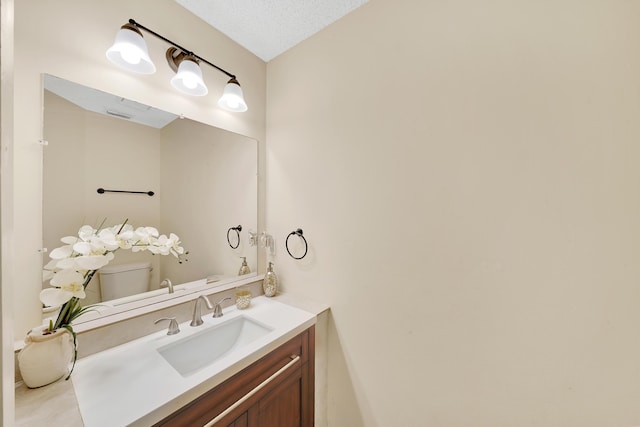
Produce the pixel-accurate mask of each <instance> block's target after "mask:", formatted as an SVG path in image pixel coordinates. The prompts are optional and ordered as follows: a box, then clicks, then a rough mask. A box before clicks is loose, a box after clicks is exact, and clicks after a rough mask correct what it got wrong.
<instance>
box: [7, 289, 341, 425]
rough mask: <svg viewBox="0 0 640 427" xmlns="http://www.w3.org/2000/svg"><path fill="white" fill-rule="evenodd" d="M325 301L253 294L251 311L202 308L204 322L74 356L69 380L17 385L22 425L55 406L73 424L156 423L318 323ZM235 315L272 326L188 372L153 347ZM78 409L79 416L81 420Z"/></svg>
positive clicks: (42, 421)
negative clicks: (217, 312) (214, 314)
mask: <svg viewBox="0 0 640 427" xmlns="http://www.w3.org/2000/svg"><path fill="white" fill-rule="evenodd" d="M281 301H282V302H281ZM294 306H297V307H300V308H295V307H294ZM327 308H328V307H326V306H324V305H320V304H315V303H311V305H309V303H301V302H300V300H298V299H297V298H295V297H293V298H292V297H290V296H284V295H279V296H278V297H275V298H266V297H264V296H261V297H256V298H254V299H253V300H252V302H251V306H250V307H249V308H248V309H247V310H238V309H236V307H235V306H231V307H228V308H226V309H224V310H223V311H224V316H223V317H222V318H219V319H213V318H211V315H210V314H209V315H204V316H203V320H204V321H205V323H204V325H202V326H199V327H196V328H192V327H191V326H189V324H188V323H189V322H186V323H183V324H181V325H180V329H181V332H180V333H179V334H177V335H172V336H168V335H166V333H165V332H164V331H161V332H158V333H154V334H151V335H148V336H145V337H143V338H140V339H138V340H135V341H131V342H129V343H126V344H123V345H121V346H117V347H113V348H111V349H108V350H106V351H102V352H100V353H97V354H94V355H91V356H88V357H85V358H83V359H80V360H79V361H78V362H77V364H76V368H75V371H74V373H73V375H72V377H71V381H59V382H58V383H55V384H52V385H49V386H46V387H43V388H41V389H35V390H29V389H26V387H24V385H22V386H20V387H18V388H17V389H16V413H17V420H16V422H17V425H29V426H36V425H38V426H39V425H51V424H49V423H48V422H47V420H48V421H51V416H52V414H51V411H54V412H55V413H57V414H60V415H62V414H64V415H65V417H64V418H65V419H66V422H72V424H68V425H78V426H82V425H84V426H86V427H93V426H109V427H115V426H120V425H133V426H136V425H138V426H148V425H151V424H153V423H155V422H157V421H159V420H161V419H163V418H164V417H166V416H167V415H169V414H171V413H173V412H174V411H176V410H177V409H179V408H181V407H183V406H184V405H186V404H187V403H189V402H191V401H192V400H193V399H195V398H197V397H198V396H200V395H201V394H202V393H204V392H206V391H207V390H209V389H211V388H213V387H215V386H216V385H218V384H220V383H221V382H223V381H224V380H226V379H228V378H230V377H231V376H233V375H235V374H236V373H238V372H239V371H241V370H242V369H244V368H245V367H247V366H249V365H250V364H251V363H253V362H255V361H257V360H258V359H260V358H261V357H262V356H264V355H266V354H267V353H269V352H270V351H272V350H274V349H275V348H277V347H278V346H280V345H281V344H283V343H285V342H286V341H288V340H289V339H291V338H293V337H294V336H296V335H297V334H299V333H300V332H302V331H304V330H305V329H307V328H308V327H310V326H311V325H313V324H314V323H315V322H316V315H317V314H319V313H321V312H322V311H324V310H326V309H327ZM237 316H246V317H248V318H250V319H253V320H256V321H258V322H262V323H265V324H268V325H270V326H272V327H273V328H274V329H273V330H272V331H271V332H269V333H268V334H267V335H265V336H264V337H261V338H259V339H258V340H256V341H254V342H253V343H251V345H249V346H247V347H245V348H243V349H242V350H241V351H239V352H238V351H236V352H234V353H233V355H232V357H222V358H221V359H219V360H217V361H216V362H214V363H212V364H211V365H209V366H207V367H205V368H203V369H201V370H200V371H198V372H197V373H194V374H193V375H188V376H186V377H183V376H181V375H180V374H179V373H178V372H177V371H175V370H174V369H173V367H171V366H170V365H169V364H168V362H167V361H166V360H165V359H164V358H162V357H161V356H160V354H159V353H158V352H157V351H156V349H157V348H158V347H161V346H163V345H165V344H167V343H170V342H173V341H175V340H180V339H182V338H185V337H187V336H189V335H192V334H194V333H197V332H199V331H201V330H203V328H207V327H210V326H215V325H217V324H220V323H222V322H225V321H229V320H230V319H232V318H234V317H237ZM71 382H73V386H71V384H70V383H71ZM52 393H53V395H55V396H58V397H59V398H62V399H64V400H65V405H62V406H64V407H65V408H66V409H65V408H63V407H60V406H58V404H55V402H54V401H53V399H52V397H51V396H52ZM63 396H64V397H63ZM75 398H77V401H76V399H75ZM58 403H60V402H58ZM54 408H55V409H54ZM78 408H79V412H80V413H81V414H82V419H81V420H78V419H77V418H79V417H77V414H78ZM47 412H48V413H47ZM74 414H75V418H74V416H72V415H74ZM53 415H54V416H55V414H53Z"/></svg>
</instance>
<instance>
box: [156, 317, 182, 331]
mask: <svg viewBox="0 0 640 427" xmlns="http://www.w3.org/2000/svg"><path fill="white" fill-rule="evenodd" d="M163 320H168V321H169V328H168V329H167V335H175V334H177V333H180V328H179V327H178V322H177V321H176V318H175V317H163V318H162V319H158V320H156V321H155V322H153V323H156V324H157V323H158V322H161V321H163Z"/></svg>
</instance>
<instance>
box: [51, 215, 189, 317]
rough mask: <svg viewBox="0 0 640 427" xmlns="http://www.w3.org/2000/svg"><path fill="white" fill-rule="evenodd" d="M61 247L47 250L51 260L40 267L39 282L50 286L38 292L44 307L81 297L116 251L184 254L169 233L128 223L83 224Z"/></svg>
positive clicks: (175, 239)
mask: <svg viewBox="0 0 640 427" xmlns="http://www.w3.org/2000/svg"><path fill="white" fill-rule="evenodd" d="M60 240H61V241H62V243H65V245H64V246H61V247H59V248H56V249H54V250H52V251H51V253H50V255H49V257H50V258H51V261H50V262H49V263H48V264H47V265H45V266H44V271H43V279H44V280H49V284H50V285H51V286H52V287H51V288H48V289H43V290H42V292H40V301H42V303H43V304H45V305H47V306H52V307H55V306H59V305H62V304H64V303H66V302H67V301H69V300H70V299H71V298H74V297H75V298H79V299H82V298H85V296H86V294H85V291H84V289H85V287H86V286H87V285H88V284H89V281H91V278H92V277H93V274H94V273H95V272H96V271H97V270H98V269H100V268H102V267H104V266H105V265H107V264H108V263H109V262H110V261H111V260H112V259H113V258H114V254H113V253H114V252H115V251H117V250H118V249H131V250H132V251H133V252H141V251H149V252H151V253H152V254H156V255H169V254H171V255H173V256H175V257H176V258H178V259H180V256H181V255H184V254H185V251H184V248H182V247H181V246H180V243H181V242H180V239H179V238H178V236H176V235H175V234H173V233H171V234H170V235H169V237H167V236H165V235H160V233H158V230H157V229H155V228H153V227H138V228H135V229H134V227H133V226H131V225H129V224H118V225H115V226H113V227H107V228H103V229H101V230H97V229H95V228H93V227H91V226H89V225H85V226H83V227H81V228H80V230H79V231H78V236H77V237H75V236H67V237H63V238H62V239H60Z"/></svg>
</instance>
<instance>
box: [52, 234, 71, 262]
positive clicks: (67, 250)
mask: <svg viewBox="0 0 640 427" xmlns="http://www.w3.org/2000/svg"><path fill="white" fill-rule="evenodd" d="M76 240H77V239H76ZM71 255H73V245H64V246H60V247H59V248H55V249H54V250H52V251H51V253H50V254H49V258H51V259H56V260H58V259H65V258H69V257H70V256H71Z"/></svg>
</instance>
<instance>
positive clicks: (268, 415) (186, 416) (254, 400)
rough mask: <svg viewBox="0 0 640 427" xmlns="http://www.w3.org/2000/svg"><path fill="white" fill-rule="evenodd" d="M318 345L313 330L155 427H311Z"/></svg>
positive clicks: (312, 328)
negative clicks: (315, 361)
mask: <svg viewBox="0 0 640 427" xmlns="http://www.w3.org/2000/svg"><path fill="white" fill-rule="evenodd" d="M314 341H315V328H314V327H313V326H312V327H311V328H309V329H307V330H306V331H304V332H303V333H301V334H300V335H298V336H296V337H295V338H293V339H292V340H290V341H288V342H287V343H285V344H283V345H282V346H280V347H278V348H277V349H276V350H274V351H272V352H271V353H269V354H267V355H266V356H264V357H263V358H261V359H260V360H258V361H257V362H255V363H253V364H252V365H250V366H248V367H247V368H245V369H243V370H242V371H241V372H239V373H238V374H236V375H234V376H233V377H231V378H229V379H228V380H226V381H225V382H223V383H222V384H220V385H218V386H217V387H215V388H213V389H211V390H209V391H208V392H206V393H205V394H203V395H202V396H200V397H199V398H197V399H196V400H194V401H193V402H191V403H190V404H188V405H187V406H185V407H183V408H181V409H180V410H178V411H176V412H174V413H173V414H171V415H170V416H168V417H167V418H165V419H164V420H162V421H160V422H159V423H157V424H156V426H171V427H180V426H185V427H187V426H188V427H195V426H205V425H211V426H216V427H312V426H313V405H314V376H313V375H314V351H315V348H314ZM211 421H215V422H214V423H213V424H209V423H211Z"/></svg>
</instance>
